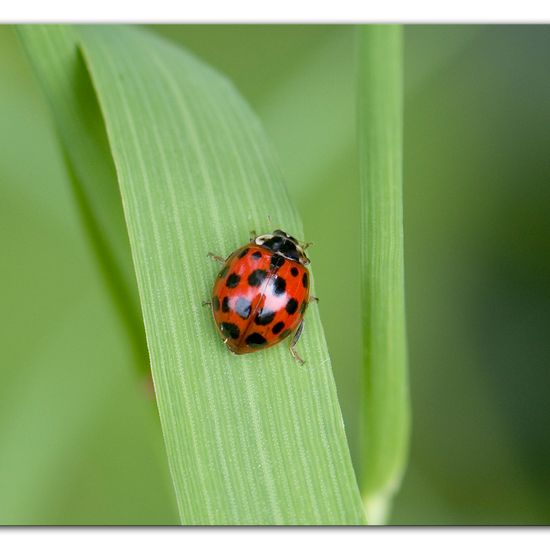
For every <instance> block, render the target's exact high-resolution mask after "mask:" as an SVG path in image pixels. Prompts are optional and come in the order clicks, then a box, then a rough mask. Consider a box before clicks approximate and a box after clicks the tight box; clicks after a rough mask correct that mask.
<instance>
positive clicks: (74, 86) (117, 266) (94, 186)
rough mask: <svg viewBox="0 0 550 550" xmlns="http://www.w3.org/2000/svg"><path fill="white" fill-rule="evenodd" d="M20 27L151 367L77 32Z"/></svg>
mask: <svg viewBox="0 0 550 550" xmlns="http://www.w3.org/2000/svg"><path fill="white" fill-rule="evenodd" d="M18 31H19V36H20V37H21V38H22V42H23V45H24V47H25V49H26V51H27V53H28V55H29V57H30V60H31V63H32V65H33V68H34V70H35V72H36V74H37V75H38V78H39V81H40V82H41V84H42V87H43V89H44V90H45V92H46V96H47V97H48V99H49V101H50V106H51V109H52V111H53V113H54V115H55V123H56V126H57V130H58V134H59V136H60V139H61V143H62V148H63V154H64V158H65V162H66V165H67V170H68V173H69V177H70V179H71V182H72V184H73V195H74V198H75V202H76V204H77V205H78V209H79V212H80V215H81V219H82V221H83V224H84V226H85V229H86V232H87V235H88V238H89V240H90V243H91V246H92V248H93V251H94V253H95V255H96V258H97V262H98V265H99V267H100V269H101V271H102V273H103V275H104V280H105V282H106V286H107V288H108V290H109V291H110V294H111V297H112V299H113V304H114V305H115V307H116V308H117V311H118V313H119V315H120V316H121V319H122V322H123V325H124V326H125V328H126V332H127V334H128V337H129V345H130V347H131V348H132V349H133V352H134V356H135V363H136V365H137V366H138V368H141V369H144V368H147V348H146V344H145V333H144V329H143V321H142V318H141V313H140V305H139V298H138V293H137V285H136V278H135V274H134V269H133V266H132V258H131V254H130V247H129V242H128V232H127V230H126V224H125V222H124V215H123V212H122V207H121V203H120V192H119V190H118V186H117V184H116V173H115V167H114V164H113V161H112V157H111V155H110V153H109V144H108V143H107V139H106V135H105V125H104V123H103V119H102V117H101V113H100V112H99V108H98V105H97V102H96V100H95V96H94V93H93V88H92V87H91V85H90V79H89V75H88V73H87V71H86V67H85V66H84V62H83V61H82V59H81V58H80V56H79V54H78V52H77V50H76V49H75V40H76V33H75V32H74V31H73V29H72V28H70V27H65V28H63V31H62V32H55V27H52V28H50V29H49V32H48V36H49V38H50V39H49V40H48V41H44V40H43V34H42V33H41V31H40V28H39V27H33V26H20V27H19V28H18ZM75 91H76V92H77V93H75Z"/></svg>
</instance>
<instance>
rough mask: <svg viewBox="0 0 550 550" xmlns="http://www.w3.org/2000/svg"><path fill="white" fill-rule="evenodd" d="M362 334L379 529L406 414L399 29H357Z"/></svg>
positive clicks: (366, 444)
mask: <svg viewBox="0 0 550 550" xmlns="http://www.w3.org/2000/svg"><path fill="white" fill-rule="evenodd" d="M359 41H360V46H359V48H360V55H359V64H360V66H359V147H360V150H359V157H360V167H361V193H362V209H363V211H362V236H363V240H362V243H363V244H362V265H363V269H362V274H363V275H362V276H363V282H362V290H363V326H364V341H363V347H364V367H365V370H364V398H363V437H364V439H363V458H362V465H363V470H362V476H361V480H362V481H361V488H362V492H363V497H364V501H365V506H366V511H367V517H368V518H369V521H370V522H371V523H378V522H383V521H384V518H385V516H386V513H387V510H388V506H389V504H390V502H391V497H392V494H393V493H394V492H395V491H396V489H397V488H398V486H399V483H400V481H401V477H402V475H403V471H404V468H405V464H406V459H407V452H408V439H409V424H410V411H409V399H408V382H407V347H406V334H405V295H404V269H403V206H402V202H403V199H402V197H403V194H402V179H403V178H402V174H403V172H402V158H403V155H402V148H403V66H402V37H401V28H400V27H398V26H389V25H388V26H387V25H380V26H379V25H372V26H365V27H361V28H360V29H359Z"/></svg>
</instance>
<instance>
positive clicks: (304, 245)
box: [300, 243, 313, 250]
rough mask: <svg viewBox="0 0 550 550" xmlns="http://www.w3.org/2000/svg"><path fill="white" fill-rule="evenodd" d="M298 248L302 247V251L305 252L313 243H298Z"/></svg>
mask: <svg viewBox="0 0 550 550" xmlns="http://www.w3.org/2000/svg"><path fill="white" fill-rule="evenodd" d="M300 246H301V247H302V250H305V249H306V248H309V247H310V246H313V243H300Z"/></svg>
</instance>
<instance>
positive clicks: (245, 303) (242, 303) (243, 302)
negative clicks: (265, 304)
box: [235, 296, 252, 319]
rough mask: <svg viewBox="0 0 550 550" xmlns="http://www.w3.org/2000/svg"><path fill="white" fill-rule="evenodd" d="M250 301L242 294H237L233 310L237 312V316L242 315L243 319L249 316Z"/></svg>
mask: <svg viewBox="0 0 550 550" xmlns="http://www.w3.org/2000/svg"><path fill="white" fill-rule="evenodd" d="M251 305H252V304H251V302H250V300H249V299H248V298H243V297H242V296H239V298H237V301H236V302H235V311H236V312H237V315H238V316H239V317H242V318H243V319H248V318H249V317H250V306H251Z"/></svg>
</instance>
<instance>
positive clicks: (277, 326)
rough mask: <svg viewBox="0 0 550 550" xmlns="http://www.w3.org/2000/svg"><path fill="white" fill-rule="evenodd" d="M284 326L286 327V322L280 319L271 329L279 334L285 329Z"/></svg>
mask: <svg viewBox="0 0 550 550" xmlns="http://www.w3.org/2000/svg"><path fill="white" fill-rule="evenodd" d="M284 328H285V324H284V323H283V322H282V321H279V322H278V323H276V324H275V326H274V327H273V328H272V329H271V332H273V334H279V332H281V330H283V329H284Z"/></svg>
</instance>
